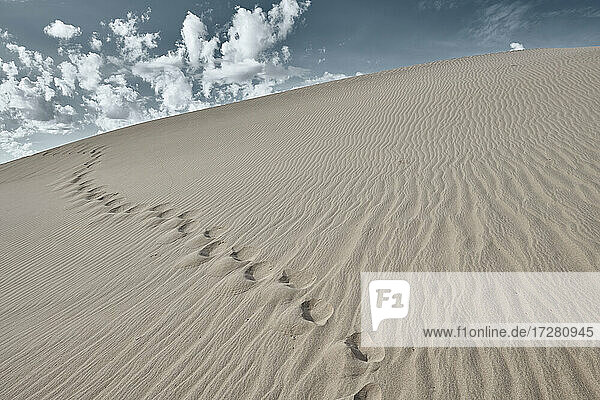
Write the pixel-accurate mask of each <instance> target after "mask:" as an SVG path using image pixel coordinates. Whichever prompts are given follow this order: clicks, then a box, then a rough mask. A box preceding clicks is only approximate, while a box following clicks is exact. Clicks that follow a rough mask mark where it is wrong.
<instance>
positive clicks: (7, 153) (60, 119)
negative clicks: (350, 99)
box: [0, 0, 600, 162]
mask: <svg viewBox="0 0 600 400" xmlns="http://www.w3.org/2000/svg"><path fill="white" fill-rule="evenodd" d="M599 38H600V6H599V5H598V4H597V2H592V1H576V0H575V1H569V2H564V1H517V2H514V1H513V2H506V1H484V0H477V1H461V0H455V1H441V0H434V1H431V0H422V1H370V2H365V1H348V0H347V1H338V0H327V1H325V0H315V1H312V2H309V1H298V0H281V1H273V0H272V1H267V2H249V1H198V2H190V1H181V0H170V1H168V2H165V1H146V2H142V1H135V0H119V1H116V0H105V1H102V2H96V1H81V0H79V1H77V0H63V1H51V0H0V59H1V61H0V162H6V161H9V160H12V159H14V158H18V157H21V156H25V155H28V154H31V153H33V152H37V151H41V150H44V149H46V148H49V147H53V146H57V145H60V144H63V143H66V142H70V141H73V140H77V139H80V138H82V137H86V136H90V135H93V134H96V133H99V132H104V131H107V130H112V129H116V128H119V127H122V126H127V125H130V124H133V123H137V122H141V121H146V120H150V119H154V118H160V117H164V116H167V115H173V114H178V113H182V112H186V111H193V110H197V109H202V108H206V107H210V106H213V105H217V104H224V103H228V102H231V101H237V100H241V99H245V98H251V97H256V96H261V95H265V94H269V93H273V92H276V91H281V90H286V89H290V88H293V87H298V86H303V85H309V84H314V83H319V82H324V81H327V80H332V79H339V78H343V77H346V76H353V75H355V74H357V73H369V72H375V71H381V70H385V69H391V68H397V67H401V66H407V65H413V64H418V63H424V62H429V61H434V60H439V59H447V58H454V57H462V56H468V55H473V54H483V53H490V52H498V51H507V50H510V49H511V43H513V45H512V47H513V48H514V49H520V48H522V47H524V48H537V47H575V46H591V45H598V43H599V42H600V41H599Z"/></svg>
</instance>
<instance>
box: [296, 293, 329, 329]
mask: <svg viewBox="0 0 600 400" xmlns="http://www.w3.org/2000/svg"><path fill="white" fill-rule="evenodd" d="M300 310H301V311H302V318H303V319H305V320H306V321H310V322H313V323H315V324H317V325H319V326H323V325H325V324H326V323H327V321H328V320H329V318H330V317H331V316H332V315H333V306H332V305H331V304H329V303H328V302H326V301H324V300H321V299H311V300H306V301H303V302H302V304H300Z"/></svg>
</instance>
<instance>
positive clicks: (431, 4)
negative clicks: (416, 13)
mask: <svg viewBox="0 0 600 400" xmlns="http://www.w3.org/2000/svg"><path fill="white" fill-rule="evenodd" d="M417 7H419V9H420V10H436V11H440V10H449V9H451V8H456V7H458V2H457V1H454V0H422V1H419V2H418V3H417Z"/></svg>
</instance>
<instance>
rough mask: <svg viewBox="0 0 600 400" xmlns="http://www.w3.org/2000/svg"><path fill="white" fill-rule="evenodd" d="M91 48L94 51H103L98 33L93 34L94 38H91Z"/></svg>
mask: <svg viewBox="0 0 600 400" xmlns="http://www.w3.org/2000/svg"><path fill="white" fill-rule="evenodd" d="M90 47H91V48H92V50H94V51H100V50H102V40H100V39H99V38H98V32H94V33H92V37H91V38H90Z"/></svg>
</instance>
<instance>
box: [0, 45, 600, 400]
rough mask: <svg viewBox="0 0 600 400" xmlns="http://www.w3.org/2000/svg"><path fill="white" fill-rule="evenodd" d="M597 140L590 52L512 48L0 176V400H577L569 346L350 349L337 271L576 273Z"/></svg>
mask: <svg viewBox="0 0 600 400" xmlns="http://www.w3.org/2000/svg"><path fill="white" fill-rule="evenodd" d="M599 122H600V48H597V47H596V48H579V49H550V50H549V49H540V50H526V51H519V52H512V53H501V54H491V55H484V56H476V57H468V58H462V59H455V60H448V61H440V62H434V63H431V64H426V65H417V66H413V67H409V68H402V69H398V70H393V71H386V72H381V73H376V74H371V75H364V76H359V77H354V78H350V79H345V80H342V81H336V82H330V83H325V84H322V85H317V86H312V87H307V88H302V89H297V90H292V91H289V92H285V93H279V94H275V95H271V96H266V97H262V98H258V99H254V100H249V101H243V102H239V103H235V104H230V105H226V106H221V107H216V108H211V109H207V110H202V111H198V112H194V113H189V114H184V115H180V116H176V117H171V118H166V119H162V120H158V121H153V122H149V123H144V124H140V125H136V126H132V127H128V128H124V129H120V130H117V131H114V132H110V133H107V134H103V135H99V136H95V137H92V138H89V139H85V140H82V141H79V142H76V143H72V144H69V145H66V146H62V147H59V148H56V149H52V150H49V151H46V152H44V153H40V154H36V155H33V156H30V157H27V158H24V159H20V160H16V161H13V162H10V163H7V164H5V165H1V166H0V208H1V213H0V228H1V229H2V234H1V238H2V239H1V241H0V264H1V265H0V286H1V287H0V377H1V378H0V398H3V399H55V398H61V399H70V398H72V399H87V398H102V399H125V398H131V399H134V398H164V399H176V398H189V399H195V398H204V399H276V398H283V399H306V398H315V399H319V398H331V399H336V398H345V399H352V398H356V399H363V398H367V399H378V398H385V399H396V398H406V399H412V398H458V397H462V398H489V399H492V398H494V399H495V398H582V399H583V398H586V399H587V398H598V397H600V384H599V382H600V351H598V350H596V349H592V348H584V349H576V348H572V349H569V348H567V349H560V348H551V349H550V348H549V349H543V348H542V349H524V348H517V349H499V348H488V349H481V348H470V349H469V348H467V349H459V348H451V349H427V348H424V349H423V348H416V349H413V348H407V349H393V348H386V349H365V348H361V347H360V345H359V343H360V314H359V313H360V306H359V294H360V293H359V292H360V291H359V282H360V274H359V272H360V271H445V270H452V271H480V270H481V271H488V270H493V271H595V270H598V267H599V259H600V244H599V238H600V223H599V215H600V213H599V211H600V209H599V205H600V179H599V172H600V159H599V148H600V143H599V138H598V133H599ZM585 295H586V296H597V295H598V294H597V293H595V294H592V293H588V294H585Z"/></svg>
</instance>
